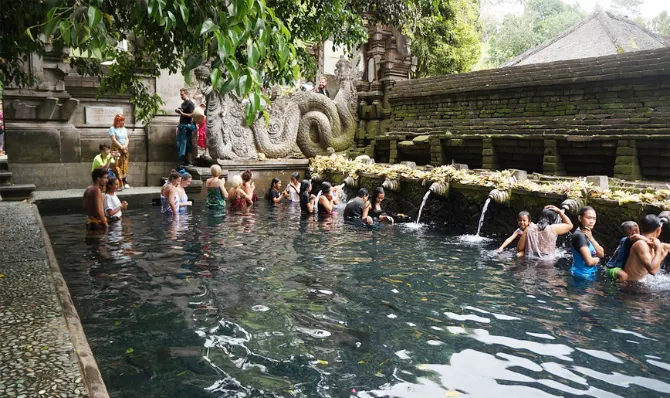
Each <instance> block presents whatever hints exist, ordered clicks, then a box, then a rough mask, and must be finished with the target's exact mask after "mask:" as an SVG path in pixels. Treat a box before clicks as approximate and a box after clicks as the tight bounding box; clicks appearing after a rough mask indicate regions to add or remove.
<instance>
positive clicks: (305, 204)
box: [300, 180, 315, 214]
mask: <svg viewBox="0 0 670 398" xmlns="http://www.w3.org/2000/svg"><path fill="white" fill-rule="evenodd" d="M314 198H315V197H314V195H312V183H311V182H310V181H309V180H302V182H301V183H300V210H301V211H302V212H303V213H307V214H312V213H314Z"/></svg>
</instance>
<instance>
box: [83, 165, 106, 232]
mask: <svg viewBox="0 0 670 398" xmlns="http://www.w3.org/2000/svg"><path fill="white" fill-rule="evenodd" d="M107 176H108V171H107V169H105V168H103V167H98V168H95V169H93V171H92V172H91V178H92V179H93V183H92V184H91V185H89V186H88V188H86V191H84V212H85V213H86V229H88V230H89V231H99V230H104V229H107V218H106V217H105V206H104V204H103V199H102V190H103V189H104V188H105V185H107Z"/></svg>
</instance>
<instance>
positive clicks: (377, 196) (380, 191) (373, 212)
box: [369, 187, 394, 224]
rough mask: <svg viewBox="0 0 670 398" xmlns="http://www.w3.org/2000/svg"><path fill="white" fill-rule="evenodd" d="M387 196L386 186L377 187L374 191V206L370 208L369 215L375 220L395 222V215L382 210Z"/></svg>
mask: <svg viewBox="0 0 670 398" xmlns="http://www.w3.org/2000/svg"><path fill="white" fill-rule="evenodd" d="M385 197H386V193H385V192H384V187H377V188H375V191H374V193H373V194H372V200H371V201H372V207H371V208H370V212H369V215H370V217H372V219H373V220H379V221H389V222H390V223H391V224H393V223H394V220H393V217H391V216H388V215H386V213H384V211H383V210H382V202H383V201H384V198H385Z"/></svg>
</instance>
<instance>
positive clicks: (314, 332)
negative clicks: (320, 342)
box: [296, 327, 331, 339]
mask: <svg viewBox="0 0 670 398" xmlns="http://www.w3.org/2000/svg"><path fill="white" fill-rule="evenodd" d="M296 330H297V331H299V332H302V333H304V334H306V335H309V336H312V337H318V338H320V339H322V338H325V337H330V335H331V333H330V332H329V331H327V330H322V329H309V328H303V327H296Z"/></svg>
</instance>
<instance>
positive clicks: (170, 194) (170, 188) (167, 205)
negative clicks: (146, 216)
mask: <svg viewBox="0 0 670 398" xmlns="http://www.w3.org/2000/svg"><path fill="white" fill-rule="evenodd" d="M179 184H181V174H179V173H178V172H177V171H176V170H172V171H171V172H170V176H169V177H168V180H167V182H166V183H165V185H163V188H161V213H163V214H172V215H177V213H178V212H179V192H178V191H177V187H178V186H179Z"/></svg>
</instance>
